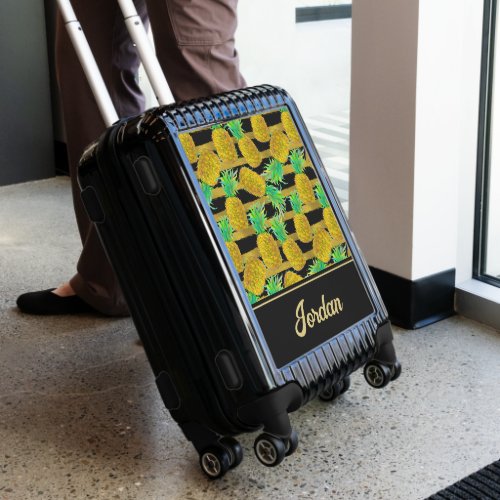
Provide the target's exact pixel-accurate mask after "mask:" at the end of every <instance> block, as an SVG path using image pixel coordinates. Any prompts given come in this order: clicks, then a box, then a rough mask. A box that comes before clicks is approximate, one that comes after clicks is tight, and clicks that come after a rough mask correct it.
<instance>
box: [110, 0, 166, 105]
mask: <svg viewBox="0 0 500 500" xmlns="http://www.w3.org/2000/svg"><path fill="white" fill-rule="evenodd" d="M118 3H119V5H120V9H121V11H122V14H123V18H124V20H125V24H126V26H127V29H128V32H129V34H130V38H132V40H133V42H134V43H135V45H136V47H137V50H138V52H139V58H140V60H141V62H142V64H143V65H144V69H145V70H146V74H147V75H148V79H149V82H150V83H151V87H153V90H154V92H155V94H156V99H157V100H158V102H159V104H161V105H164V104H170V102H171V95H170V89H169V86H168V83H167V80H166V78H165V75H164V74H163V71H162V69H161V66H160V63H159V61H158V58H157V57H156V54H155V51H154V50H153V47H152V45H151V42H150V40H149V38H148V35H147V33H146V28H145V27H144V24H143V22H142V20H141V18H140V16H139V14H138V13H137V9H136V8H135V5H134V2H133V0H118Z"/></svg>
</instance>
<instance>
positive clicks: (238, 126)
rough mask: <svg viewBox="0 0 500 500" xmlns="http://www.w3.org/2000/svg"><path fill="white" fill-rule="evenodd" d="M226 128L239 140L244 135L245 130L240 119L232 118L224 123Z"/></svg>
mask: <svg viewBox="0 0 500 500" xmlns="http://www.w3.org/2000/svg"><path fill="white" fill-rule="evenodd" d="M226 128H227V129H228V130H229V132H231V134H232V135H233V137H235V139H237V140H240V139H242V138H243V137H244V135H245V132H244V130H243V124H242V123H241V120H232V121H230V122H227V123H226Z"/></svg>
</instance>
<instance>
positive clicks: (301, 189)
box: [290, 149, 316, 203]
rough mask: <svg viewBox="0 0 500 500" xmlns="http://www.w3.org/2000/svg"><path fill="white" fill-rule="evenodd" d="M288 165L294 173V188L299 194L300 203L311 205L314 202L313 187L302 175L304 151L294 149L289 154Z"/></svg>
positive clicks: (305, 176) (307, 178) (304, 175)
mask: <svg viewBox="0 0 500 500" xmlns="http://www.w3.org/2000/svg"><path fill="white" fill-rule="evenodd" d="M290 163H291V165H292V168H293V171H294V172H295V187H296V188H297V192H298V193H299V196H300V199H301V201H302V203H313V202H315V201H316V197H315V196H314V191H313V187H312V184H311V181H310V180H309V177H307V175H306V174H305V173H304V168H305V167H304V163H305V158H304V151H303V150H301V149H294V150H293V151H292V153H291V154H290Z"/></svg>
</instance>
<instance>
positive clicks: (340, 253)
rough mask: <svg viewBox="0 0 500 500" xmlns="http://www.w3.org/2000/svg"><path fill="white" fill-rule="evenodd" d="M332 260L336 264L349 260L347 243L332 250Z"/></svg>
mask: <svg viewBox="0 0 500 500" xmlns="http://www.w3.org/2000/svg"><path fill="white" fill-rule="evenodd" d="M332 259H333V262H334V263H337V262H342V261H343V260H345V259H347V246H346V244H345V243H342V244H341V245H339V246H336V247H335V248H334V249H333V250H332Z"/></svg>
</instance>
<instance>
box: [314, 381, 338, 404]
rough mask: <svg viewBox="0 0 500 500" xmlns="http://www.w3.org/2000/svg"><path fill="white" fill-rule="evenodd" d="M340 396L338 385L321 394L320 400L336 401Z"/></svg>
mask: <svg viewBox="0 0 500 500" xmlns="http://www.w3.org/2000/svg"><path fill="white" fill-rule="evenodd" d="M339 396H340V391H339V388H338V384H334V385H332V386H331V387H328V389H324V390H323V391H321V392H320V393H319V396H318V397H319V399H321V401H334V400H335V399H337V398H338V397H339Z"/></svg>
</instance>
